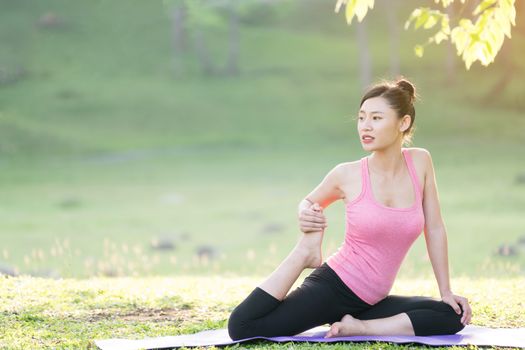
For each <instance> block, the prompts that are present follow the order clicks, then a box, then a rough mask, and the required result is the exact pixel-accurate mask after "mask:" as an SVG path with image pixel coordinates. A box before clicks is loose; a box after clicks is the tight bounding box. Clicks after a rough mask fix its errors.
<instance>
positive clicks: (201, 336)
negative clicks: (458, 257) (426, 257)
mask: <svg viewBox="0 0 525 350" xmlns="http://www.w3.org/2000/svg"><path fill="white" fill-rule="evenodd" d="M327 331H328V327H327V326H320V327H316V328H312V329H310V330H308V331H306V332H303V333H301V334H298V335H295V336H286V337H271V338H267V337H254V338H247V339H242V340H238V341H233V340H231V339H230V337H229V336H228V331H227V330H226V329H217V330H209V331H203V332H199V333H195V334H184V335H178V336H169V337H158V338H147V339H141V340H129V339H106V340H95V344H96V345H97V346H98V347H99V348H100V349H102V350H138V349H148V350H149V349H169V348H177V347H182V346H186V347H191V346H211V345H216V346H221V345H231V344H237V343H242V342H246V341H249V340H254V339H264V340H268V341H272V342H288V341H294V342H304V341H307V342H324V343H331V342H362V341H383V342H392V343H399V344H403V343H419V344H425V345H439V346H445V345H478V346H483V345H484V346H491V345H493V346H510V347H517V348H525V328H488V327H480V326H473V325H467V326H466V327H465V328H464V329H463V330H462V331H461V332H459V333H456V334H453V335H435V336H424V337H423V336H405V335H403V336H384V335H383V336H380V335H377V336H352V337H338V338H326V339H325V338H324V335H325V334H326V332H327Z"/></svg>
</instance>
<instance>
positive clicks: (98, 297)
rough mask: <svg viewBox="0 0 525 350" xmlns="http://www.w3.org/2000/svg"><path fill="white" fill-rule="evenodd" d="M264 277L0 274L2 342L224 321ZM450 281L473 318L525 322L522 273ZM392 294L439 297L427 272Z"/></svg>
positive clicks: (57, 341)
mask: <svg viewBox="0 0 525 350" xmlns="http://www.w3.org/2000/svg"><path fill="white" fill-rule="evenodd" d="M261 278H262V277H243V278H240V277H237V278H231V277H220V276H214V277H195V276H191V277H186V276H180V277H177V278H161V277H155V278H111V279H107V278H106V279H103V278H102V279H99V278H93V279H84V280H72V279H71V280H69V279H68V280H49V279H41V278H28V277H17V278H2V279H0V329H2V335H1V336H0V348H2V349H3V348H6V349H36V348H39V349H78V348H81V349H85V348H95V347H94V345H93V340H94V339H107V338H129V339H142V338H145V337H153V336H168V335H178V334H183V333H195V332H198V331H202V330H206V329H219V328H225V327H226V324H227V323H226V322H227V319H228V315H229V313H230V312H231V310H232V309H233V307H235V305H236V304H237V303H239V302H240V301H241V300H242V299H243V298H244V297H245V296H246V295H248V293H249V292H250V291H251V290H252V289H253V288H254V287H255V286H256V285H257V284H258V283H259V282H260V281H261ZM452 283H453V286H454V287H455V292H456V293H458V294H460V295H468V296H469V300H470V303H471V306H472V309H473V318H472V322H471V324H473V325H483V326H488V327H525V319H524V318H523V312H522V311H523V300H525V282H524V281H523V279H522V278H507V279H504V280H501V279H489V278H485V279H475V278H456V279H454V280H453V281H452ZM392 293H393V294H399V295H427V296H433V297H436V298H437V297H438V296H439V294H436V288H435V282H434V281H432V280H425V279H398V280H397V281H396V283H395V285H394V288H393V290H392ZM348 346H349V344H342V343H341V344H339V345H338V344H330V345H316V344H303V343H295V344H292V343H286V344H281V345H276V344H272V343H268V342H261V343H256V344H250V345H242V348H250V349H266V348H275V349H283V348H286V349H289V348H294V349H295V348H297V349H310V348H318V347H321V348H326V349H339V348H341V349H342V348H343V347H344V348H347V347H348ZM353 346H355V347H356V348H359V349H362V348H378V349H379V348H381V349H385V348H386V349H389V348H392V349H394V348H395V349H398V348H400V346H398V345H391V344H386V343H361V344H353ZM229 348H238V346H233V347H229ZM401 348H410V346H401ZM418 348H420V347H418ZM460 348H461V347H460ZM443 349H450V348H443Z"/></svg>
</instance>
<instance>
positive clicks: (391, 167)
mask: <svg viewBox="0 0 525 350" xmlns="http://www.w3.org/2000/svg"><path fill="white" fill-rule="evenodd" d="M404 163H405V160H404V157H403V153H402V151H401V147H397V146H396V147H389V148H387V149H384V150H378V151H374V152H372V154H371V155H370V156H369V158H368V165H369V169H370V171H373V172H374V173H377V174H380V175H383V176H384V177H387V178H394V177H396V176H397V175H399V174H400V173H402V172H403V169H404V168H405V164H404Z"/></svg>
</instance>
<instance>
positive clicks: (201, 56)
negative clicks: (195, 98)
mask: <svg viewBox="0 0 525 350" xmlns="http://www.w3.org/2000/svg"><path fill="white" fill-rule="evenodd" d="M195 51H196V53H197V59H198V60H199V63H200V65H201V71H202V74H204V75H207V76H210V75H214V74H215V68H214V67H213V64H212V61H211V57H210V52H209V50H208V47H207V46H206V41H205V39H204V33H203V30H202V28H195Z"/></svg>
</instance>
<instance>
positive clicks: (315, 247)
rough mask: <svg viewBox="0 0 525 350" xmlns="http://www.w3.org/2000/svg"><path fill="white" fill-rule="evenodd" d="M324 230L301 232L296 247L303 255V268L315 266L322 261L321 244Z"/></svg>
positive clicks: (319, 264)
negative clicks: (301, 235)
mask: <svg viewBox="0 0 525 350" xmlns="http://www.w3.org/2000/svg"><path fill="white" fill-rule="evenodd" d="M323 234H324V231H319V232H310V233H305V234H303V237H301V239H300V240H299V242H298V243H297V246H296V248H295V249H297V250H298V251H299V252H301V254H302V255H303V256H304V264H305V268H316V267H319V266H321V264H322V263H323V253H322V250H321V244H322V242H323Z"/></svg>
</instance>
